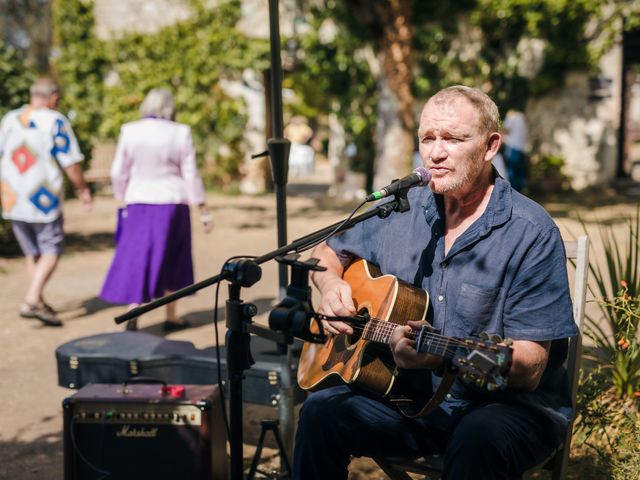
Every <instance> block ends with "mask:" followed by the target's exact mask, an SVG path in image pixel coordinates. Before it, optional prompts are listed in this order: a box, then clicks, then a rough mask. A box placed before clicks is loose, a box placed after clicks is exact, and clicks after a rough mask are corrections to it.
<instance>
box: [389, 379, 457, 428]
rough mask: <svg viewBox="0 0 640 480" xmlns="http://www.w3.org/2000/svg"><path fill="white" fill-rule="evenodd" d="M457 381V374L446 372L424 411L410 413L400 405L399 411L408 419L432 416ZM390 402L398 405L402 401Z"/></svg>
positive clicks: (423, 408) (392, 400)
mask: <svg viewBox="0 0 640 480" xmlns="http://www.w3.org/2000/svg"><path fill="white" fill-rule="evenodd" d="M455 379H456V374H455V373H453V372H450V371H449V370H445V371H444V375H443V376H442V381H441V382H440V385H438V388H437V389H436V391H435V392H434V394H433V395H432V396H431V398H430V399H429V401H428V402H427V403H426V404H425V406H424V407H422V409H421V410H420V411H419V412H418V413H413V412H408V411H407V409H406V408H403V406H402V405H400V404H398V409H399V410H400V411H401V412H402V414H403V415H404V416H405V417H407V418H418V417H424V416H426V415H428V414H430V413H431V412H433V411H434V410H435V409H436V408H438V406H439V405H440V404H441V403H442V401H443V400H444V397H446V396H447V393H449V390H450V389H451V385H453V381H454V380H455ZM390 401H391V402H394V401H396V402H398V403H400V402H401V400H400V399H398V400H394V399H390Z"/></svg>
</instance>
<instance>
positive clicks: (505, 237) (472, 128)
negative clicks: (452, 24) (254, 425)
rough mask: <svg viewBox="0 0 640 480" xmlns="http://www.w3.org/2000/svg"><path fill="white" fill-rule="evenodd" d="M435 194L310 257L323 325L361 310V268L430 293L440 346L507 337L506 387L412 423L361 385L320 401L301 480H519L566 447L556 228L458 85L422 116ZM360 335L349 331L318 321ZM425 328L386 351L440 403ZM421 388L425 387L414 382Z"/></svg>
mask: <svg viewBox="0 0 640 480" xmlns="http://www.w3.org/2000/svg"><path fill="white" fill-rule="evenodd" d="M418 137H419V142H420V147H419V150H420V154H421V157H422V160H423V162H424V165H425V168H427V169H428V170H429V172H430V173H431V175H432V180H431V182H430V184H429V187H430V188H414V189H412V190H410V191H409V192H408V199H409V202H410V205H411V209H410V210H409V211H407V212H403V213H393V214H392V215H391V216H390V217H389V218H386V219H381V218H376V217H374V218H371V219H369V220H367V221H366V222H363V223H360V224H358V225H356V226H355V227H354V228H352V229H351V230H348V231H346V232H345V233H343V234H341V235H339V236H337V237H334V238H332V239H330V240H329V241H328V242H327V243H324V244H321V245H320V246H318V247H317V248H316V249H315V250H314V252H313V254H312V256H314V257H317V258H319V259H320V265H322V266H324V267H326V268H327V270H326V271H324V272H314V274H313V277H312V278H313V281H314V283H315V285H316V286H317V287H318V289H319V291H320V293H321V299H320V305H319V310H320V311H321V312H322V313H323V314H325V315H326V316H328V317H331V316H343V317H346V316H354V315H356V314H357V313H358V312H357V309H356V306H355V305H354V302H353V299H352V289H351V286H350V285H349V283H348V282H347V281H345V279H343V272H344V270H345V267H346V266H347V265H349V264H350V263H351V262H352V260H353V259H354V258H356V257H360V258H363V259H365V260H366V261H368V262H370V263H371V264H374V265H377V266H378V267H379V269H380V271H381V273H382V274H391V275H393V276H395V277H397V278H398V279H400V280H402V281H404V282H407V283H409V284H412V285H414V286H416V287H420V288H422V289H424V290H426V291H427V292H428V294H429V302H428V311H427V320H428V322H429V323H430V324H431V325H432V326H433V327H434V328H435V329H437V330H438V331H439V332H440V333H441V334H442V335H444V336H446V337H448V338H449V337H450V338H473V337H478V336H479V335H480V334H481V333H482V332H487V333H489V334H496V335H499V336H501V337H503V338H504V337H510V338H512V339H513V340H514V342H513V345H512V348H513V350H512V353H513V355H512V363H511V367H510V370H509V373H508V376H507V388H506V389H502V390H497V391H486V390H481V389H478V388H476V387H474V386H473V385H471V384H469V382H466V381H464V380H461V379H458V380H456V381H455V382H454V383H453V386H452V388H451V390H450V391H449V394H448V395H447V396H446V397H445V398H444V400H443V401H442V403H441V404H440V406H439V408H436V409H435V410H434V411H432V412H431V413H429V414H427V415H426V416H423V417H418V418H407V417H406V416H403V415H402V414H401V413H400V412H399V411H398V409H396V408H395V407H394V406H393V405H392V404H391V403H390V402H388V401H387V400H386V399H384V398H381V397H379V396H375V395H371V394H370V393H369V392H367V391H365V390H361V389H359V388H358V387H356V386H353V385H342V386H334V387H331V388H327V389H324V390H320V391H318V392H315V393H313V394H312V395H311V396H310V397H309V398H308V399H307V400H306V401H305V403H304V405H303V408H302V410H301V413H300V420H299V425H298V431H297V435H296V445H295V451H294V466H293V470H294V478H296V479H304V480H309V479H346V478H347V474H348V464H349V459H350V457H351V456H370V457H389V456H415V457H418V456H422V455H426V454H433V453H441V454H443V455H444V457H443V458H444V468H445V471H444V477H445V478H452V479H500V478H514V477H518V476H519V475H521V474H522V473H523V472H524V471H526V470H527V469H528V468H531V467H532V466H534V465H536V464H537V463H539V462H540V461H542V460H543V459H544V458H546V457H547V456H548V455H549V454H550V453H551V452H552V451H553V449H554V448H555V447H557V445H558V444H559V443H560V441H561V439H562V436H563V434H564V431H565V429H566V426H567V425H568V423H569V419H570V417H571V414H572V406H571V401H570V397H569V393H568V389H567V385H566V379H565V377H564V376H563V373H564V371H563V367H562V362H563V360H564V357H565V356H566V350H567V338H569V337H571V336H573V335H576V334H577V329H576V327H575V324H574V322H573V317H572V307H571V300H570V296H569V286H568V280H567V271H566V260H565V253H564V247H563V243H562V239H561V236H560V232H559V230H558V228H557V226H556V225H555V224H554V223H553V221H552V219H551V218H550V216H549V215H548V214H547V213H546V212H545V211H544V210H543V208H542V207H540V206H539V205H538V204H536V203H535V202H533V201H532V200H530V199H528V198H526V197H525V196H523V195H521V194H520V193H518V192H516V191H515V190H513V189H512V188H511V186H510V185H509V184H508V183H507V182H506V181H505V180H504V179H502V178H501V177H500V176H499V175H497V173H496V172H495V170H494V169H493V167H492V164H491V160H492V158H493V157H494V155H495V154H496V153H497V152H498V149H499V147H500V142H501V137H500V133H499V114H498V108H497V106H496V105H495V103H494V102H493V101H492V100H491V99H490V98H489V97H488V96H486V95H485V94H484V93H482V92H481V91H479V90H476V89H472V88H468V87H464V86H454V87H449V88H446V89H444V90H441V91H440V92H438V93H436V94H435V95H434V96H433V97H431V98H430V99H429V101H428V102H427V103H426V104H425V106H424V109H423V111H422V114H421V117H420V126H419V130H418ZM323 325H324V328H325V330H326V332H328V333H331V334H334V335H338V334H352V333H353V329H352V326H351V324H349V323H345V322H339V321H331V322H327V321H324V322H323ZM418 327H419V322H409V325H406V326H399V327H396V328H395V329H394V331H393V333H392V335H391V338H390V341H389V347H390V349H391V353H392V355H393V359H394V361H395V363H396V365H397V366H398V367H399V368H400V369H401V370H403V371H405V370H406V371H410V372H414V373H417V374H418V375H420V374H421V372H425V370H423V369H428V370H430V371H431V372H429V373H425V374H423V375H424V376H423V377H422V379H423V380H422V381H423V382H424V383H429V385H428V386H429V387H430V388H432V389H433V390H435V389H436V388H437V386H438V384H439V382H440V381H441V379H442V372H443V371H444V370H446V369H447V368H448V367H449V365H447V362H446V361H443V359H442V357H440V356H437V355H433V354H430V353H418V351H416V348H415V338H416V335H415V331H416V330H417V329H418ZM419 378H420V377H419Z"/></svg>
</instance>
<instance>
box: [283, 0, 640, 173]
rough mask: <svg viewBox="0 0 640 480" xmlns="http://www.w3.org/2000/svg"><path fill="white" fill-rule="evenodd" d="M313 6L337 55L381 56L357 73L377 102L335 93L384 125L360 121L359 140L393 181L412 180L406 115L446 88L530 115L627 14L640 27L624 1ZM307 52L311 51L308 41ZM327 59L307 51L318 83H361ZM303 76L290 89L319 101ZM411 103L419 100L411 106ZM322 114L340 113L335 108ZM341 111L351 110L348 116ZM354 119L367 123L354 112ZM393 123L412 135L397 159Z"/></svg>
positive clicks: (385, 1) (602, 46)
mask: <svg viewBox="0 0 640 480" xmlns="http://www.w3.org/2000/svg"><path fill="white" fill-rule="evenodd" d="M636 3H637V2H636ZM309 4H310V6H309V7H308V8H309V10H308V18H312V17H314V16H317V15H318V12H321V14H322V15H324V16H326V17H328V18H330V19H331V20H332V21H334V22H335V23H336V24H337V26H338V27H337V29H338V31H339V34H338V35H336V39H339V42H340V43H339V44H338V43H337V42H336V43H335V45H334V47H335V48H334V50H335V51H336V52H337V51H338V50H339V49H342V51H343V54H344V56H345V57H346V58H350V59H351V60H350V61H351V62H353V63H358V61H359V60H358V57H360V58H362V55H361V53H362V52H363V51H366V49H367V47H368V48H370V49H371V50H372V51H373V52H374V53H375V54H374V55H373V58H371V56H369V57H368V58H367V60H368V61H366V62H360V66H362V67H363V71H362V74H361V75H360V74H359V76H360V77H368V79H369V80H371V79H373V81H374V82H375V83H376V85H377V87H376V91H375V93H374V95H375V97H376V98H375V99H371V98H367V99H365V98H363V97H364V95H367V96H370V95H371V92H370V91H367V92H366V93H364V92H362V90H363V89H362V88H360V92H359V91H358V88H357V87H354V88H351V89H345V91H344V92H340V91H339V90H329V91H328V93H330V95H331V96H332V97H333V98H334V99H335V100H336V101H337V102H339V103H354V104H355V105H363V104H364V103H365V101H366V102H367V103H368V105H376V109H377V111H376V122H377V127H376V125H375V124H372V123H371V122H370V121H369V119H367V121H366V122H364V123H363V122H360V123H361V124H364V125H366V128H367V132H366V134H363V135H361V138H363V137H366V136H368V137H369V138H371V139H375V143H376V144H377V149H378V150H377V154H376V155H375V158H376V162H377V163H376V165H375V169H376V171H377V172H378V173H380V174H382V172H390V171H394V170H395V171H396V173H395V176H400V175H401V174H403V173H405V172H404V171H402V169H405V170H406V168H407V166H408V164H409V155H408V152H411V151H413V142H414V138H415V126H412V122H411V121H410V120H409V117H410V116H412V118H415V117H417V115H418V113H419V112H418V109H419V108H420V106H421V103H422V101H423V99H425V98H427V97H428V96H429V95H431V94H433V93H435V91H437V90H438V89H440V88H442V87H444V86H448V85H452V84H457V83H463V84H466V85H470V86H475V87H478V88H481V89H482V90H483V91H485V92H486V93H488V94H489V95H490V96H491V97H493V98H494V99H496V101H497V103H498V106H499V107H500V108H501V110H502V111H506V110H507V109H508V108H511V107H519V108H523V107H524V104H525V103H526V101H527V99H528V98H530V97H531V96H535V95H541V94H543V93H546V92H548V91H550V90H552V89H554V88H558V87H560V86H562V84H563V79H564V77H565V75H566V74H567V73H568V72H569V71H571V70H592V69H595V68H596V62H597V60H598V59H599V57H600V55H601V54H602V53H603V52H604V51H606V48H607V47H609V46H611V43H612V39H613V38H615V36H616V35H617V34H619V31H620V26H621V22H620V18H621V16H622V15H625V16H627V17H628V18H629V19H630V20H629V21H628V22H627V26H628V27H629V25H631V24H636V23H637V22H638V20H637V15H635V16H634V15H633V12H635V13H637V11H638V9H639V8H640V7H639V6H637V5H635V4H634V3H633V2H629V1H625V0H619V1H614V2H609V1H605V0H462V1H459V2H438V1H435V0H421V1H420V2H411V1H406V2H402V1H398V0H376V1H374V2H369V1H367V2H365V1H360V0H350V1H348V2H337V1H335V0H326V1H324V2H322V3H321V4H320V5H317V2H309ZM311 4H313V5H311ZM634 22H636V23H634ZM309 24H310V25H311V27H312V29H319V28H321V27H322V25H323V24H322V23H320V24H319V23H318V22H314V21H312V20H310V21H309ZM400 32H402V33H403V34H404V35H403V36H401V35H400ZM309 35H311V36H312V37H313V36H317V35H318V34H317V31H316V32H313V33H310V34H309ZM531 43H535V45H537V46H542V51H541V52H540V53H541V54H542V55H541V58H540V65H538V66H537V68H524V67H531V65H529V63H531V59H530V58H529V57H528V56H527V55H528V51H527V48H526V47H527V45H529V44H531ZM312 44H313V43H312ZM301 45H303V47H304V46H306V45H307V44H306V43H305V41H304V40H303V41H302V42H301ZM326 56H327V49H315V48H305V49H304V55H303V62H304V67H305V68H307V67H312V66H318V65H322V67H323V69H322V70H318V71H316V72H315V73H316V79H317V82H318V83H319V84H323V83H325V81H324V80H322V77H328V78H332V77H334V76H337V77H338V78H345V77H348V78H350V80H351V81H352V82H353V83H355V82H356V81H357V80H358V76H357V75H355V74H354V70H353V68H349V67H348V68H345V67H344V64H343V63H341V62H326V61H325V59H326ZM325 68H326V69H325ZM304 77H305V76H304V75H299V76H297V77H295V78H294V79H293V82H292V85H291V86H292V88H294V89H295V90H296V91H300V92H302V93H301V95H302V96H303V98H304V99H305V101H306V102H308V103H309V104H314V103H315V102H316V101H315V100H314V99H316V98H317V88H318V87H317V86H314V85H312V84H311V83H310V82H308V81H302V82H301V83H297V84H296V83H295V82H296V81H298V80H300V79H304ZM329 82H331V80H329ZM368 84H369V83H367V85H368ZM389 87H391V90H392V91H391V92H389V91H388V90H389ZM411 92H413V95H411ZM340 95H344V96H343V97H340ZM413 98H416V99H418V100H417V101H415V102H413V104H411V103H412V101H413ZM378 101H379V102H380V103H377V102H378ZM381 103H382V104H383V105H381ZM385 105H386V106H385ZM389 105H390V107H389ZM320 108H321V110H322V111H323V112H330V111H335V109H334V108H333V107H332V102H325V105H324V107H322V106H321V107H320ZM341 112H342V113H346V112H345V109H341ZM393 116H395V118H392V117H393ZM356 118H358V119H359V120H364V119H365V118H366V117H365V116H364V115H362V114H360V115H358V114H356ZM343 120H344V121H345V122H347V123H348V122H350V121H351V120H350V119H348V118H346V117H343ZM390 125H401V126H402V128H403V129H404V130H405V134H404V135H402V136H399V137H398V139H397V141H399V142H401V143H403V146H398V147H396V151H397V152H405V153H403V154H399V155H398V156H395V155H386V153H385V142H386V140H385V137H384V135H385V132H387V131H389V130H392V128H389V126H390ZM372 141H373V140H372ZM381 144H382V145H381ZM371 158H373V157H371ZM387 164H389V165H387ZM384 175H385V176H391V175H388V174H387V173H385V174H384Z"/></svg>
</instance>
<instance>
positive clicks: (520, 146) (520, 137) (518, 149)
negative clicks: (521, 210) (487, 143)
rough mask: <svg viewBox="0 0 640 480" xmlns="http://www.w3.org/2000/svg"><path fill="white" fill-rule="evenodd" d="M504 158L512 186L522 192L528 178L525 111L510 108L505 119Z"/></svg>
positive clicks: (527, 134) (527, 131) (527, 133)
mask: <svg viewBox="0 0 640 480" xmlns="http://www.w3.org/2000/svg"><path fill="white" fill-rule="evenodd" d="M503 126H504V130H505V134H506V135H505V139H504V146H505V149H504V160H505V163H506V166H507V172H508V176H509V181H510V182H511V186H512V187H513V188H515V189H516V190H518V191H519V192H521V191H522V190H523V189H524V186H525V184H526V180H527V164H526V161H527V156H526V155H527V154H526V151H527V140H528V136H529V130H528V128H527V120H526V119H525V116H524V113H522V112H518V111H516V110H509V111H508V112H507V115H506V117H505V119H504V125H503Z"/></svg>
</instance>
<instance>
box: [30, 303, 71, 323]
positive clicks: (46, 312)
mask: <svg viewBox="0 0 640 480" xmlns="http://www.w3.org/2000/svg"><path fill="white" fill-rule="evenodd" d="M50 309H51V307H49V309H47V308H46V307H44V306H41V305H31V304H30V303H23V304H22V305H21V306H20V316H21V317H22V318H37V319H38V320H40V321H41V322H42V323H43V324H44V325H45V326H47V327H61V326H62V321H61V320H60V319H59V318H58V317H57V316H56V314H55V312H52V311H51V310H53V309H51V310H50Z"/></svg>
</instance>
